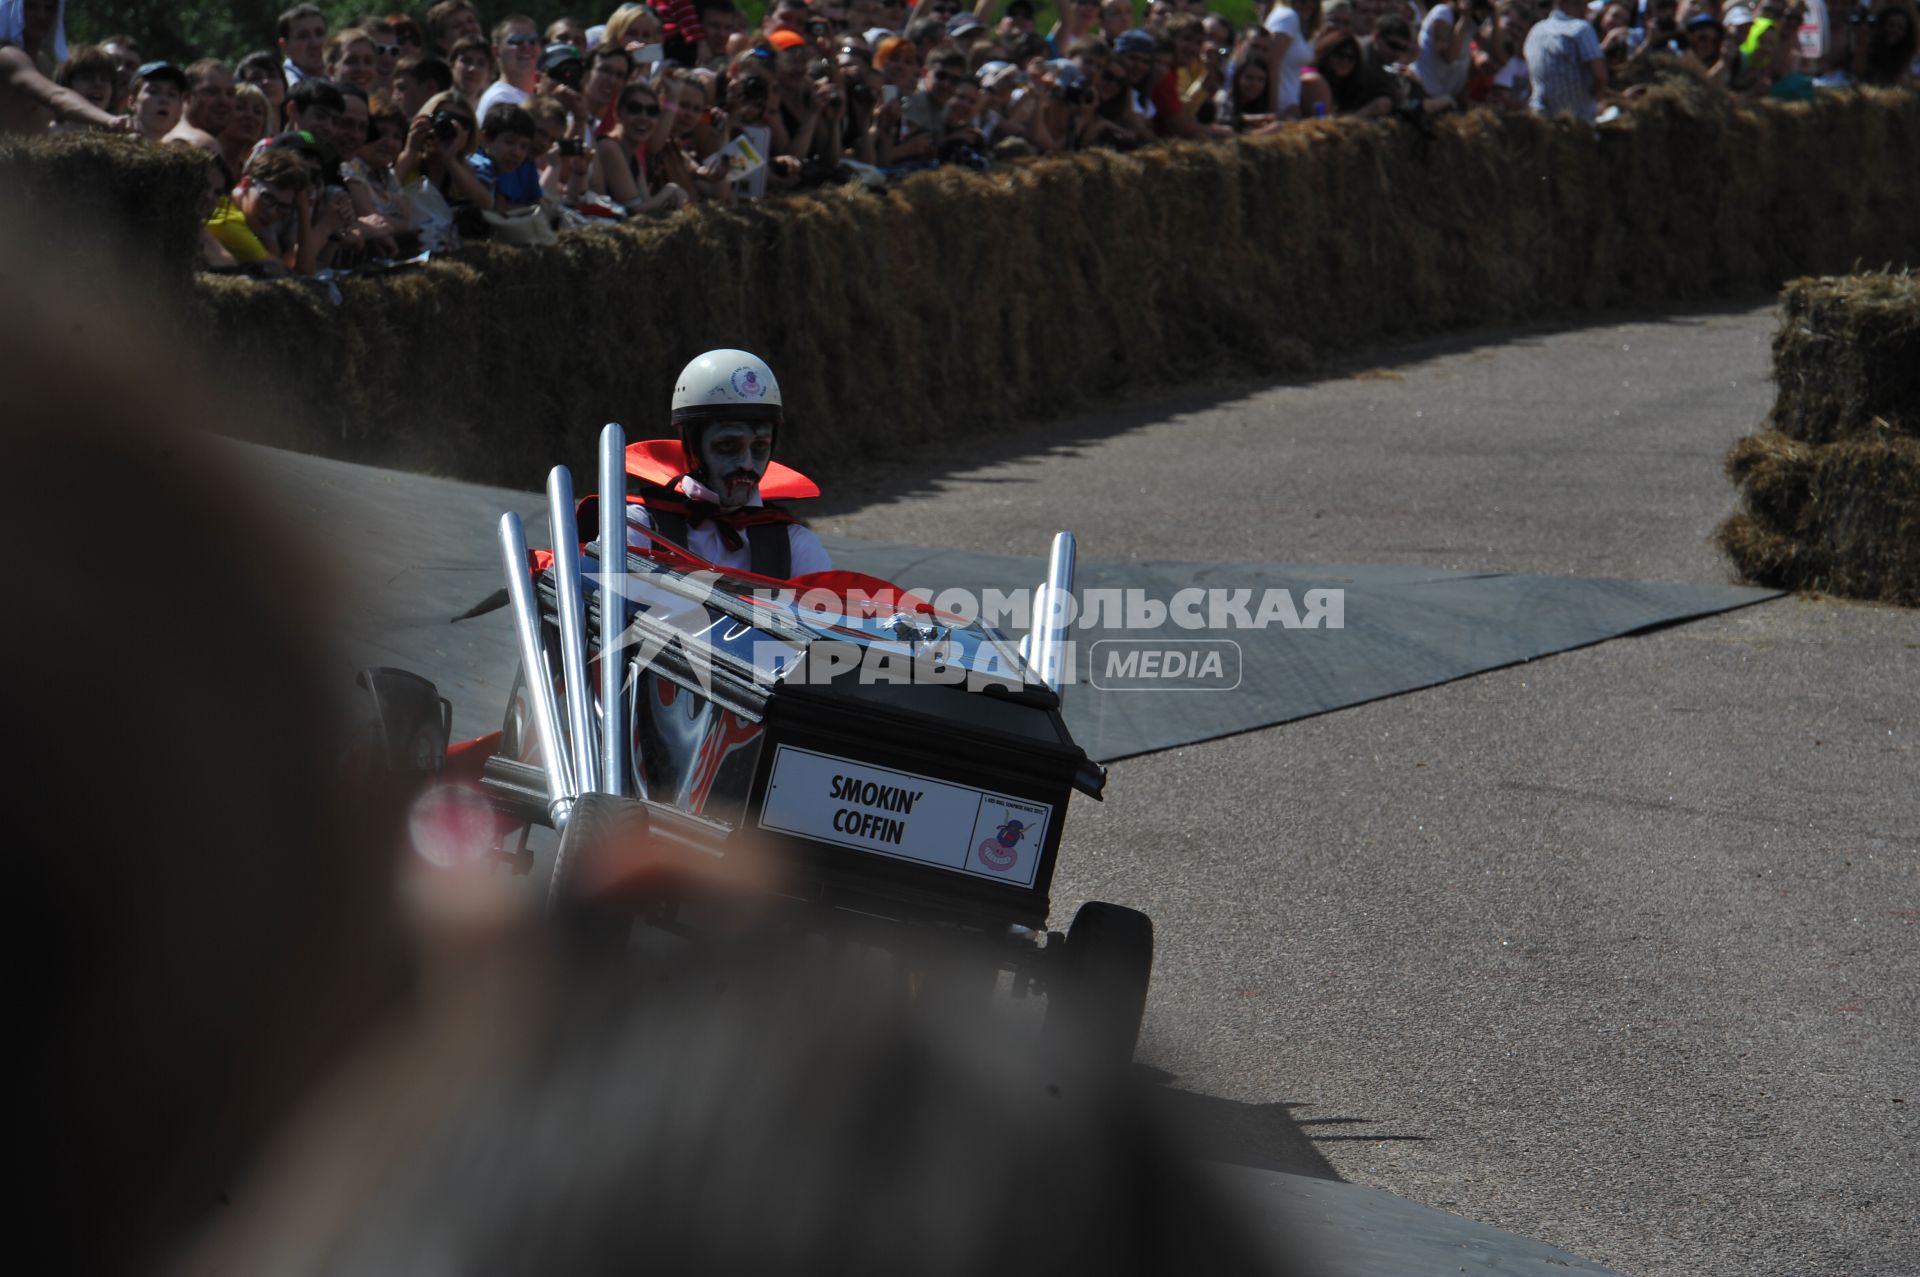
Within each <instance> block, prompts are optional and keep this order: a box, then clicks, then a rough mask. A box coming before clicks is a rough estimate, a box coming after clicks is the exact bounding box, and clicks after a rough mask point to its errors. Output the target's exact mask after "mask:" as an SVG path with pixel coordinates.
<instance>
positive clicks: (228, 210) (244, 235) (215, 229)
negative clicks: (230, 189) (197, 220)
mask: <svg viewBox="0 0 1920 1277" xmlns="http://www.w3.org/2000/svg"><path fill="white" fill-rule="evenodd" d="M207 230H208V232H209V233H210V234H212V236H213V237H214V238H215V239H217V240H219V241H220V247H222V248H224V249H226V250H227V251H228V252H229V253H232V254H233V260H234V261H236V262H239V263H240V264H241V265H242V266H251V265H252V264H253V263H255V262H264V261H266V260H267V246H266V245H265V244H262V243H261V242H260V237H259V236H258V235H255V234H254V233H253V227H251V226H249V225H247V215H246V214H245V213H242V212H241V211H240V206H239V205H238V204H236V203H234V202H233V197H232V196H230V195H223V196H221V197H220V206H219V207H218V208H216V209H214V210H213V216H212V217H209V218H208V219H207Z"/></svg>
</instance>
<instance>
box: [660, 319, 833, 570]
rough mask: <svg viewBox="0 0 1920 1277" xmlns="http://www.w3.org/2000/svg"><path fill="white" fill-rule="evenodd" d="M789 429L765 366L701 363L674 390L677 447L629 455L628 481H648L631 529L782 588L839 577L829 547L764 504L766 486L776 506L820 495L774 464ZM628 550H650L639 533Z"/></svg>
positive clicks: (725, 358)
mask: <svg viewBox="0 0 1920 1277" xmlns="http://www.w3.org/2000/svg"><path fill="white" fill-rule="evenodd" d="M782 420H783V414H782V406H781V399H780V383H779V382H777V381H775V380H774V376H773V370H772V369H771V368H768V367H767V365H766V362H765V361H764V360H762V359H761V358H759V357H758V356H757V355H751V354H748V353H747V352H746V351H744V350H710V351H708V352H707V353H706V354H704V355H701V356H700V357H699V358H697V359H695V360H694V361H693V362H692V363H690V364H688V365H687V366H686V367H685V368H684V369H682V370H681V372H680V377H679V379H678V380H677V381H676V382H675V383H674V388H673V415H672V418H671V421H672V424H673V425H674V427H675V428H676V429H677V430H678V432H679V435H680V438H679V440H678V441H677V443H676V441H674V440H665V439H657V440H651V441H648V442H646V443H638V444H635V445H633V447H631V448H629V449H628V462H627V469H628V472H629V474H631V475H633V476H635V477H636V478H637V479H638V480H639V482H638V483H637V484H636V485H635V486H634V488H633V490H632V493H631V496H630V498H629V500H628V503H627V519H628V522H629V523H635V524H640V525H642V526H644V527H647V528H651V529H652V530H653V532H654V533H655V534H657V535H659V536H662V537H664V538H666V539H667V540H669V541H671V542H673V543H674V544H676V545H678V546H680V547H681V548H683V549H685V550H687V551H688V552H689V553H692V554H695V555H698V556H699V557H700V558H703V559H705V560H706V561H707V562H709V563H712V564H714V565H715V566H716V567H722V568H735V569H742V570H745V571H749V572H754V573H757V574H759V575H761V576H769V577H775V578H778V579H780V580H786V579H788V578H791V577H796V576H805V575H806V574H808V573H810V572H825V571H827V570H829V569H830V568H831V567H832V566H833V562H832V560H831V559H830V558H829V557H828V555H827V551H826V547H824V546H822V545H821V544H820V538H819V537H816V536H815V535H814V534H813V533H812V532H810V531H809V530H807V529H806V528H804V527H802V526H801V525H800V522H799V521H798V520H797V519H795V518H794V517H793V516H792V515H791V514H788V513H787V512H786V510H784V509H783V508H781V507H780V506H777V505H768V504H767V503H766V502H765V500H764V499H763V498H762V492H761V490H762V488H763V487H765V488H766V490H767V492H768V494H769V495H772V496H775V497H776V498H780V497H785V498H793V497H809V496H817V495H819V489H818V488H816V487H815V486H814V485H813V483H812V482H811V481H810V480H808V479H807V478H806V476H804V475H802V474H800V473H798V472H797V471H794V470H791V469H789V468H787V467H786V466H782V465H780V464H778V463H777V462H775V461H774V460H773V448H774V442H775V437H776V435H777V433H778V431H779V429H780V425H781V422H782ZM628 543H629V544H630V545H631V546H632V547H633V548H635V549H639V550H644V549H646V548H647V547H648V545H649V544H650V542H649V541H648V538H647V536H646V534H645V533H643V532H641V531H639V529H638V528H629V529H628Z"/></svg>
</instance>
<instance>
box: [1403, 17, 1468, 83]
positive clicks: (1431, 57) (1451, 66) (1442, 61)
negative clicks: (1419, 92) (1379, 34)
mask: <svg viewBox="0 0 1920 1277" xmlns="http://www.w3.org/2000/svg"><path fill="white" fill-rule="evenodd" d="M1455 21H1456V15H1455V14H1454V12H1453V6H1452V5H1447V4H1436V5H1435V6H1433V8H1431V9H1429V10H1427V20H1426V21H1425V22H1423V23H1421V24H1420V55H1419V57H1418V58H1416V59H1415V60H1414V64H1413V73H1414V74H1415V75H1417V76H1419V77H1420V83H1421V84H1422V85H1423V86H1424V87H1425V88H1426V90H1427V92H1428V93H1429V94H1431V95H1432V96H1433V97H1436V98H1439V97H1457V96H1459V94H1460V93H1461V91H1462V90H1464V89H1465V88H1466V87H1467V75H1468V73H1469V72H1470V71H1472V70H1473V43H1472V41H1471V40H1469V41H1468V42H1467V43H1466V44H1463V45H1461V46H1460V59H1459V61H1457V62H1449V61H1447V45H1448V43H1449V42H1450V41H1452V39H1453V27H1454V22H1455Z"/></svg>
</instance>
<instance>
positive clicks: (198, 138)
mask: <svg viewBox="0 0 1920 1277" xmlns="http://www.w3.org/2000/svg"><path fill="white" fill-rule="evenodd" d="M233 101H234V92H233V69H232V68H231V67H229V66H228V65H227V64H226V63H224V62H222V61H221V60H220V59H218V58H201V59H200V60H199V61H198V62H195V63H194V64H193V65H192V66H190V67H188V68H187V105H186V110H185V113H184V114H182V116H181V117H180V122H179V123H178V124H176V125H174V126H173V131H172V132H171V133H168V134H167V140H168V141H169V142H185V143H187V144H188V145H189V146H197V147H199V148H200V149H201V150H203V151H206V152H208V153H209V154H211V155H216V156H221V155H223V154H224V153H223V151H222V149H221V144H220V135H221V134H222V133H224V132H226V128H227V125H228V124H229V123H231V122H232V120H233ZM222 162H223V163H224V159H223V160H222ZM232 171H233V172H238V171H239V170H237V169H236V170H232Z"/></svg>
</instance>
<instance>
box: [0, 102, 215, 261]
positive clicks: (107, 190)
mask: <svg viewBox="0 0 1920 1277" xmlns="http://www.w3.org/2000/svg"><path fill="white" fill-rule="evenodd" d="M206 190H207V171H206V159H205V157H204V156H199V155H196V154H193V153H191V152H188V151H186V150H185V149H183V148H180V147H171V146H168V147H160V146H155V145H153V144H152V143H151V142H146V141H142V140H141V139H139V138H134V137H121V136H114V135H110V134H105V133H84V132H62V133H49V134H47V135H45V136H43V137H34V138H21V137H7V136H0V199H3V200H4V202H6V203H8V204H11V205H13V206H14V209H13V212H14V216H15V217H17V218H18V219H19V220H18V222H17V223H16V224H17V225H25V226H26V227H27V228H28V229H27V230H26V231H25V232H19V233H25V234H30V235H31V236H32V237H33V245H32V249H31V251H32V252H33V255H34V256H35V257H36V258H37V259H38V260H41V261H50V262H60V261H63V260H67V261H70V262H71V263H72V268H73V269H74V271H75V272H76V273H80V272H83V271H91V270H94V269H98V268H99V266H100V265H101V263H100V262H99V260H98V257H99V255H100V253H101V252H102V250H103V247H104V250H105V251H107V252H110V253H112V254H113V255H114V257H115V259H116V260H115V262H114V269H115V271H116V272H132V273H133V274H134V275H135V276H136V278H137V277H139V276H152V277H153V278H154V280H156V281H157V282H160V283H161V284H162V285H163V286H164V287H167V288H169V289H177V288H182V287H184V286H185V285H186V283H187V280H188V277H189V275H190V273H191V272H192V270H193V267H194V263H195V262H196V260H197V258H198V253H199V233H200V215H199V211H198V210H199V206H200V201H201V199H202V198H203V197H204V196H205V194H206Z"/></svg>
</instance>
